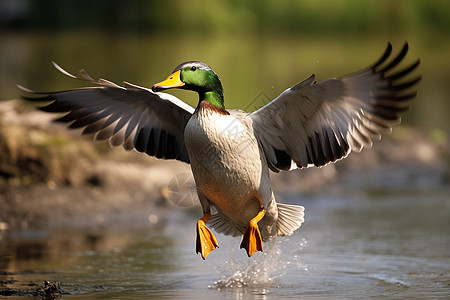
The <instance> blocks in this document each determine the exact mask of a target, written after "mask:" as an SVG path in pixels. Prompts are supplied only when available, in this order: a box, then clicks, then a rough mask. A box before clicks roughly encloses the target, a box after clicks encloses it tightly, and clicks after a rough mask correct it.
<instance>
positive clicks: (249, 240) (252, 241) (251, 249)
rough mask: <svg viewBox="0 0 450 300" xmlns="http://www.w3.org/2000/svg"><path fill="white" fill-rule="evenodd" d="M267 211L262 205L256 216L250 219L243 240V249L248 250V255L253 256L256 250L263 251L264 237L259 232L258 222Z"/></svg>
mask: <svg viewBox="0 0 450 300" xmlns="http://www.w3.org/2000/svg"><path fill="white" fill-rule="evenodd" d="M265 213H266V211H265V209H264V207H261V208H260V210H259V212H258V214H257V215H256V217H254V218H253V219H251V220H250V224H249V225H248V227H247V230H246V231H245V234H244V238H243V239H242V242H241V249H242V248H244V249H245V250H247V255H248V257H250V256H252V255H253V254H254V253H255V252H256V251H262V250H263V249H262V238H261V233H260V232H259V228H258V222H259V221H261V219H262V218H263V217H264V215H265Z"/></svg>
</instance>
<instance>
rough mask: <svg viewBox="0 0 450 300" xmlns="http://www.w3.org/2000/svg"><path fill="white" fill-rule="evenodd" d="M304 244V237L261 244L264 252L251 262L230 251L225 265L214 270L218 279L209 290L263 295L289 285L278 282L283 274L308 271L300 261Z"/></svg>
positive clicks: (234, 250) (274, 239)
mask: <svg viewBox="0 0 450 300" xmlns="http://www.w3.org/2000/svg"><path fill="white" fill-rule="evenodd" d="M306 244H307V241H306V239H304V238H303V239H301V241H300V242H299V241H298V239H295V238H292V239H291V238H287V237H284V238H272V239H270V240H268V241H267V242H266V243H264V251H263V252H261V253H256V254H255V255H253V256H252V257H251V258H250V259H249V258H247V257H242V256H241V255H236V252H237V251H238V250H236V249H233V250H232V251H231V253H230V257H229V258H228V260H227V261H225V265H223V266H218V267H217V268H216V269H217V272H218V273H219V275H220V280H218V281H216V282H214V284H213V285H210V286H209V287H210V288H214V289H216V290H234V291H236V290H240V291H241V292H243V293H247V292H250V291H251V293H252V294H258V295H265V294H267V293H268V292H269V289H270V288H279V287H281V286H282V285H284V284H289V283H283V282H282V280H281V278H282V277H283V276H284V275H285V274H286V273H288V272H291V271H293V272H298V271H303V272H304V271H308V268H307V265H306V264H305V263H304V262H303V261H302V259H301V258H300V252H301V251H302V249H303V248H304V247H305V246H306Z"/></svg>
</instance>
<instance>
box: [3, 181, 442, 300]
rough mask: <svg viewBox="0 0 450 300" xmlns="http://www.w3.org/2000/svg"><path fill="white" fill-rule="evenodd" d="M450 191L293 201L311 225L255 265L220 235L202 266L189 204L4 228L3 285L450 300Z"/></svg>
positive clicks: (78, 293)
mask: <svg viewBox="0 0 450 300" xmlns="http://www.w3.org/2000/svg"><path fill="white" fill-rule="evenodd" d="M448 192H449V190H448V188H439V189H434V190H426V191H421V190H415V191H413V192H408V191H405V190H401V191H398V190H391V191H387V192H380V191H378V192H376V193H375V192H374V191H372V192H370V193H369V192H366V193H361V192H360V193H358V194H351V193H349V194H345V195H333V196H332V197H331V196H324V195H320V196H319V195H316V196H308V197H300V196H298V195H285V197H286V199H288V200H289V201H290V202H300V203H302V204H303V205H304V206H305V207H306V212H307V214H306V217H307V219H306V223H305V224H304V225H303V226H302V228H301V229H300V230H298V231H296V232H295V234H294V235H292V236H290V237H287V238H277V239H273V240H270V241H269V242H267V243H265V244H264V252H262V253H256V254H255V255H254V256H253V257H252V258H248V257H247V255H246V254H245V251H244V250H242V249H239V243H240V238H232V237H226V236H223V235H221V234H217V235H216V236H217V238H218V241H219V246H220V248H218V249H216V250H214V251H213V252H212V253H211V254H210V255H209V256H208V258H207V259H206V260H205V261H203V260H202V259H201V257H200V256H198V255H196V254H195V248H194V246H195V243H194V238H195V227H194V224H195V217H194V216H193V215H192V211H190V210H184V209H173V208H171V212H170V213H169V214H167V216H166V217H164V218H162V219H161V220H160V222H158V223H156V224H142V226H130V227H127V225H126V224H120V225H119V224H118V225H117V226H112V227H108V228H103V229H102V228H94V229H93V228H61V229H56V228H51V229H41V230H36V231H32V230H29V231H18V232H14V231H3V232H2V236H1V239H2V242H1V246H0V266H1V269H0V282H1V289H2V290H4V289H6V288H9V289H11V290H15V291H21V293H22V295H23V294H25V293H28V295H33V291H36V290H37V289H38V287H39V286H42V285H43V282H44V281H45V280H48V281H51V282H53V281H57V282H59V283H60V284H61V289H62V291H63V294H62V299H92V298H101V299H136V298H146V299H147V298H152V297H155V298H178V299H211V298H219V299H229V298H233V299H280V298H293V299H298V298H301V299H330V298H333V299H336V298H361V297H362V298H370V297H374V298H383V299H395V298H408V299H411V298H415V299H416V298H422V299H448V298H449V297H450V254H449V252H448V249H449V247H450V234H449V229H450V199H449V197H448V194H449V193H448ZM35 295H36V293H35ZM16 296H17V298H19V296H18V295H16ZM14 298H16V297H14V296H11V297H8V299H14Z"/></svg>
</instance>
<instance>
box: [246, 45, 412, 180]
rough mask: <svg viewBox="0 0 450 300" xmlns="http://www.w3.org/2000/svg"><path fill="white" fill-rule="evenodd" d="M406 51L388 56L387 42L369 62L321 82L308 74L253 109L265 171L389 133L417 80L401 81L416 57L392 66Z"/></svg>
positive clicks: (338, 154) (333, 154) (334, 155)
mask: <svg viewBox="0 0 450 300" xmlns="http://www.w3.org/2000/svg"><path fill="white" fill-rule="evenodd" d="M407 51H408V44H407V43H405V45H404V46H403V48H402V50H401V51H400V53H399V54H398V55H397V56H395V57H394V58H393V59H392V60H390V58H391V52H392V45H391V44H390V43H389V44H388V46H387V49H386V51H385V53H384V54H383V56H382V57H381V58H380V59H379V60H378V61H377V62H376V63H375V64H374V65H373V66H371V67H369V68H367V69H365V70H363V71H361V72H358V73H355V74H353V75H349V76H345V77H342V78H340V79H329V80H326V81H323V82H316V81H315V75H314V74H313V75H312V76H311V77H309V78H308V79H306V80H304V81H302V82H300V83H298V84H296V85H295V86H293V87H291V88H289V89H287V90H285V91H284V92H283V93H282V94H281V95H279V96H278V97H277V98H276V99H274V100H273V101H272V102H270V103H269V104H267V105H266V106H264V107H262V108H261V109H259V110H257V111H255V112H253V113H252V114H251V115H250V117H251V118H252V121H253V128H254V132H255V136H256V137H257V139H258V140H259V142H260V145H261V146H262V147H263V149H264V152H265V155H266V157H267V160H268V162H269V166H270V167H271V169H272V170H273V171H279V170H291V169H295V168H304V167H309V166H312V165H314V166H323V165H325V164H327V163H329V162H334V161H336V160H338V159H341V158H344V157H346V156H347V155H348V154H349V153H350V151H352V150H353V151H357V152H359V151H361V150H362V149H363V147H371V146H372V141H373V140H374V139H380V138H381V133H384V132H390V131H391V130H392V126H393V125H395V124H398V123H400V114H401V113H403V112H406V111H407V110H408V109H409V100H410V99H412V98H413V97H415V96H416V94H417V92H416V91H411V88H412V87H414V86H415V85H416V84H417V82H419V81H420V79H421V77H420V76H417V77H414V78H412V79H405V77H406V76H407V75H408V74H410V73H411V72H412V71H414V70H415V69H416V67H417V66H418V65H419V62H420V61H419V60H417V61H416V62H415V63H413V64H411V65H409V66H407V67H405V68H403V69H399V68H398V67H399V64H400V63H401V62H402V60H403V58H404V57H405V55H406V53H407ZM389 60H390V61H389Z"/></svg>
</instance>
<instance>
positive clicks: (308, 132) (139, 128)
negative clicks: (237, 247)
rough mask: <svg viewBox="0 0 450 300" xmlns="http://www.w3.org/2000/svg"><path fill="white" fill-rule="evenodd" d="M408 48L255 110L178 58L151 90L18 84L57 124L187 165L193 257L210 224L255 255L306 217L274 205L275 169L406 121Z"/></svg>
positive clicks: (204, 243) (204, 245) (353, 144)
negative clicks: (233, 101)
mask: <svg viewBox="0 0 450 300" xmlns="http://www.w3.org/2000/svg"><path fill="white" fill-rule="evenodd" d="M407 51H408V44H407V43H405V45H404V46H403V48H402V50H401V51H400V52H399V54H398V55H396V56H394V58H393V59H391V60H390V58H391V57H392V56H391V52H392V46H391V44H390V43H389V44H388V46H387V48H386V51H385V52H384V54H383V55H382V57H381V58H380V59H379V60H378V61H377V62H376V63H375V64H373V65H372V66H370V67H368V68H366V69H364V70H362V71H360V72H357V73H354V74H353V75H349V76H344V77H342V78H338V79H328V80H326V81H322V82H317V81H316V77H315V75H314V74H313V75H311V76H310V77H309V78H307V79H305V80H303V81H302V82H300V83H298V84H296V85H294V86H293V87H291V88H288V89H287V90H285V91H284V92H282V93H281V94H280V95H279V96H278V97H277V98H275V99H274V100H273V101H271V102H270V103H268V104H267V105H265V106H264V107H262V108H260V109H258V110H257V111H254V112H252V113H247V112H244V111H241V110H227V109H226V108H225V106H224V96H223V89H222V84H221V82H220V80H219V77H218V76H217V74H216V73H215V72H214V71H213V70H212V69H211V68H210V67H209V66H207V65H206V64H204V63H201V62H198V61H189V62H185V63H182V64H180V65H179V66H177V67H176V68H175V70H174V71H173V72H172V74H171V75H170V76H169V77H168V78H167V79H166V80H164V81H162V82H159V83H157V84H155V85H153V87H152V89H147V88H144V87H140V86H137V85H134V84H130V83H127V82H125V83H124V84H123V86H120V85H116V84H114V83H112V82H110V81H107V80H104V79H99V80H94V79H92V78H91V77H90V76H89V75H88V74H87V73H86V72H85V71H84V70H81V71H80V74H81V79H83V80H86V81H88V82H90V83H93V84H96V86H94V87H87V88H81V89H72V90H65V91H59V92H50V93H42V92H36V91H32V90H28V89H25V88H22V89H23V90H24V91H26V92H29V93H32V94H34V96H32V97H24V98H25V99H27V100H30V101H33V102H47V104H46V105H45V106H41V107H40V109H41V110H43V111H46V112H54V113H67V114H65V115H64V116H62V117H60V118H59V119H57V121H60V122H71V124H70V126H69V128H84V130H83V134H95V137H94V138H95V140H109V142H110V144H111V145H112V146H119V145H122V146H123V148H124V149H125V150H131V149H135V150H137V151H139V152H145V153H147V154H148V155H151V156H156V157H157V158H163V159H176V160H179V161H182V162H185V163H188V164H190V165H191V168H192V173H193V175H194V179H195V183H196V186H197V193H198V197H199V200H200V203H201V206H202V208H203V217H202V218H201V219H200V220H198V222H197V243H196V251H197V253H200V254H201V256H202V258H203V259H205V258H206V256H207V255H208V254H209V253H210V252H211V251H212V250H213V249H215V248H216V247H218V242H217V240H216V238H215V236H214V235H213V233H212V232H211V231H210V229H208V227H207V226H206V223H208V224H209V225H210V226H211V227H213V228H214V229H215V230H216V231H217V232H219V233H223V234H226V235H233V236H239V235H243V239H242V243H241V248H244V249H245V250H246V251H247V254H248V256H249V257H250V256H252V255H253V254H254V253H255V252H256V251H262V249H263V248H262V247H263V246H262V242H263V241H265V240H267V239H268V238H270V237H273V236H285V235H290V234H292V233H293V232H294V231H295V230H296V229H298V228H299V227H300V226H301V224H302V223H303V222H304V218H303V217H304V208H303V207H302V206H298V205H287V204H281V203H277V202H276V200H275V197H274V194H273V191H272V188H271V185H270V176H269V175H270V170H272V171H274V172H279V171H284V170H293V169H296V168H307V167H311V166H316V167H320V166H324V165H326V164H328V163H331V162H335V161H337V160H339V159H342V158H344V157H346V156H347V155H348V154H349V153H350V151H357V152H359V151H361V150H362V149H363V148H364V147H371V146H372V141H373V140H378V139H380V138H381V133H382V132H390V131H391V130H392V126H393V125H395V124H398V123H399V122H400V116H399V115H400V114H401V113H403V112H405V111H407V110H408V108H409V100H410V99H412V98H413V97H415V96H416V91H414V90H411V88H413V87H414V86H415V85H416V84H417V82H419V80H420V79H421V77H420V76H417V77H413V78H411V79H406V78H405V77H406V76H407V75H409V74H410V73H411V72H412V71H413V70H415V69H416V68H417V66H418V65H419V60H417V61H416V62H415V63H412V64H411V65H409V66H407V67H405V68H403V69H400V70H398V66H399V64H400V63H401V62H402V60H403V58H404V57H405V55H406V53H407ZM55 67H56V68H57V69H58V70H60V71H61V72H62V73H64V74H65V75H67V76H69V77H72V78H78V77H76V76H74V75H72V74H70V73H68V72H67V71H65V70H63V69H62V68H61V67H59V66H58V65H56V64H55ZM172 88H179V89H185V90H191V91H195V92H197V93H198V95H199V101H198V104H197V107H195V108H193V107H191V106H189V105H187V104H186V103H184V102H183V101H181V100H180V99H178V98H176V97H174V96H172V95H170V94H166V93H162V92H161V91H163V90H167V89H172Z"/></svg>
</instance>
